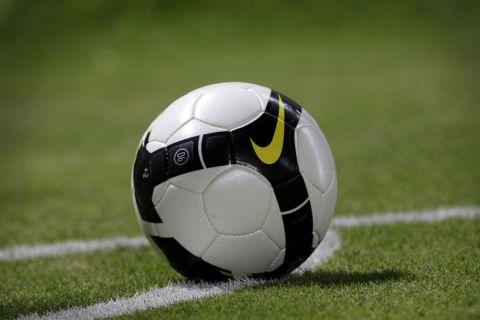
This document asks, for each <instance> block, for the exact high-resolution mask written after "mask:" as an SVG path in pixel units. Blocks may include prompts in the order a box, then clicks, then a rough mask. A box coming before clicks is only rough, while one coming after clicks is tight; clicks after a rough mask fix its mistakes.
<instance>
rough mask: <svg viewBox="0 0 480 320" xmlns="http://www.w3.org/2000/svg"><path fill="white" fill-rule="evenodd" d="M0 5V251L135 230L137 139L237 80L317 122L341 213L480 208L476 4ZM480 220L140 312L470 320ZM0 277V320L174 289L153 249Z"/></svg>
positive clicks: (371, 243) (402, 232)
mask: <svg viewBox="0 0 480 320" xmlns="http://www.w3.org/2000/svg"><path fill="white" fill-rule="evenodd" d="M4 3H6V5H3V6H0V48H1V50H0V136H1V137H2V138H1V139H0V150H1V153H0V247H7V246H11V245H17V244H29V243H37V242H47V243H48V242H53V241H59V240H65V239H72V238H74V239H91V238H105V237H111V236H118V235H138V234H139V233H140V229H139V227H138V225H137V223H136V221H135V216H134V213H133V209H132V204H131V195H130V189H129V183H130V181H129V180H130V176H129V175H130V168H131V164H132V161H133V157H134V153H135V149H136V146H137V143H138V140H139V139H140V136H141V134H142V133H143V131H144V130H145V128H146V127H147V125H148V124H149V122H150V121H151V120H152V119H153V118H154V117H155V116H156V115H157V114H158V113H160V112H161V111H162V110H163V108H164V107H165V106H167V105H168V104H169V103H170V102H171V101H173V100H174V99H175V98H177V97H178V96H180V95H182V94H184V93H186V92H188V91H190V90H192V89H194V88H196V87H199V86H201V85H205V84H208V83H214V82H221V81H232V80H241V81H248V82H254V83H259V84H263V85H266V86H269V87H272V88H275V89H277V90H279V91H281V92H283V93H285V94H287V95H289V96H291V97H292V98H294V99H295V100H297V101H298V102H300V103H301V104H302V105H304V106H305V107H306V108H307V109H308V110H309V111H310V112H311V113H312V114H313V115H314V116H315V118H316V119H317V121H318V122H319V124H320V126H321V127H322V129H323V131H324V132H325V134H326V136H327V138H328V140H329V142H330V144H331V147H332V149H333V152H334V156H335V160H336V164H337V170H338V178H339V198H338V205H337V211H336V214H337V215H345V214H350V215H351V214H358V215H360V214H368V213H372V212H383V211H390V210H416V209H424V208H432V207H438V206H448V205H479V204H480V197H479V190H480V170H478V163H479V162H480V143H479V141H480V107H479V106H480V91H479V90H478V89H480V88H479V85H478V84H479V83H480V72H479V71H480V60H479V59H478V57H480V23H479V22H478V19H477V17H478V15H477V13H478V12H479V10H478V5H477V4H476V3H475V2H468V1H464V2H451V3H450V2H442V3H440V2H439V3H435V4H432V3H433V2H418V3H417V2H412V3H409V2H407V3H404V4H397V5H394V4H383V3H364V2H361V1H358V2H356V1H351V2H347V3H345V4H337V3H335V2H325V3H323V2H322V3H319V4H318V3H315V2H308V1H306V2H303V3H302V4H301V5H298V4H294V3H287V4H283V5H279V4H276V3H273V2H265V3H263V2H258V3H257V2H253V1H252V2H251V3H245V2H242V3H237V4H235V7H230V6H228V5H218V4H214V5H212V3H207V4H203V5H199V4H198V5H193V4H190V5H187V4H183V5H181V6H175V5H174V4H172V3H169V2H165V3H162V4H161V5H155V4H151V3H147V2H145V3H144V5H142V6H132V5H131V4H128V3H123V4H121V5H116V4H115V2H110V1H103V2H99V4H98V6H96V7H93V6H92V5H83V6H82V5H80V4H75V3H74V2H67V3H66V4H64V5H63V6H60V7H57V5H56V4H53V3H45V4H42V5H41V6H40V5H35V3H29V2H16V3H15V4H14V3H13V2H11V3H10V2H8V1H7V2H4ZM209 5H210V7H209ZM5 8H6V9H5ZM247 8H248V9H247ZM244 9H245V11H243V10H244ZM478 225H479V223H478V219H477V220H472V221H471V222H462V221H451V222H444V223H442V224H438V225H425V226H424V225H415V226H413V225H396V226H389V227H375V228H371V229H358V230H348V231H347V230H346V231H342V234H341V235H342V237H343V239H344V240H343V247H342V249H341V250H340V251H339V252H338V253H337V255H336V256H335V257H334V258H333V259H332V260H331V261H330V262H329V263H328V264H326V265H324V266H322V267H321V268H320V269H319V271H318V272H315V273H313V274H311V275H308V276H305V277H303V278H301V279H297V280H293V279H290V280H287V281H286V282H283V283H281V284H276V285H272V286H266V287H261V288H255V289H248V290H242V291H240V292H236V293H234V294H231V295H228V296H222V297H216V298H211V299H208V300H202V301H199V302H189V303H180V304H178V305H174V306H171V307H168V308H166V309H162V310H155V311H151V312H148V313H141V315H142V316H145V317H147V318H148V317H152V318H156V317H158V316H160V315H161V316H162V317H176V316H185V317H197V316H198V315H203V316H205V317H212V318H221V317H222V315H223V316H224V317H225V316H230V315H231V316H236V317H238V318H244V317H259V318H261V317H274V318H278V317H282V316H283V317H304V318H307V317H309V318H311V317H337V316H338V317H345V318H358V317H372V318H385V317H393V318H407V317H427V318H478V317H479V316H480V302H479V299H478V298H477V296H478V295H479V292H480V290H479V287H478V278H479V269H478V266H476V265H475V261H476V259H477V257H478V248H479V244H480V239H479V236H478V234H479V231H480V230H479V228H478ZM0 270H1V272H0V317H1V318H3V317H6V318H11V317H15V316H16V315H19V314H25V313H29V312H34V311H39V312H44V311H47V310H49V309H53V310H59V309H62V308H65V307H68V306H71V305H88V304H91V303H95V302H100V301H104V300H106V299H109V298H113V297H116V296H128V295H131V294H133V293H134V292H136V291H139V290H143V289H146V288H149V287H151V286H153V285H159V286H163V285H165V284H166V283H168V282H169V281H176V280H178V279H181V277H180V276H179V275H178V274H176V273H175V272H174V271H172V269H170V268H169V267H168V265H167V263H166V262H165V261H164V260H162V258H160V257H157V255H156V254H155V253H154V252H153V250H151V249H149V248H144V249H141V250H138V251H135V250H126V249H123V250H116V251H113V252H109V253H102V254H95V255H75V256H65V257H61V258H48V259H47V258H44V259H37V260H32V261H22V262H0ZM299 301H301V302H302V304H299ZM136 316H138V315H135V317H136ZM132 317H133V316H132Z"/></svg>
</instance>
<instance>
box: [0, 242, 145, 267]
mask: <svg viewBox="0 0 480 320" xmlns="http://www.w3.org/2000/svg"><path fill="white" fill-rule="evenodd" d="M147 244H148V241H147V239H146V238H145V237H144V236H139V237H118V238H112V239H96V240H69V241H64V242H55V243H52V244H35V245H21V246H16V247H11V248H7V249H3V250H0V261H11V260H23V259H34V258H39V257H50V256H60V255H65V254H71V253H91V252H95V251H100V250H113V249H116V248H122V247H124V248H138V247H143V246H146V245H147Z"/></svg>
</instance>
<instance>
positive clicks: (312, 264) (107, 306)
mask: <svg viewBox="0 0 480 320" xmlns="http://www.w3.org/2000/svg"><path fill="white" fill-rule="evenodd" d="M340 246H341V239H340V237H339V236H338V234H337V233H336V232H335V231H333V230H329V231H328V232H327V234H326V235H325V238H324V239H323V241H322V242H321V243H320V245H319V246H318V247H317V249H315V251H314V252H313V254H312V255H311V256H310V258H308V259H307V261H305V262H304V263H303V264H302V265H301V266H300V267H299V268H297V269H296V270H295V271H294V274H296V275H302V274H303V273H304V272H306V271H313V270H314V269H315V268H316V267H317V266H318V265H320V264H321V263H324V262H326V261H327V260H328V259H329V258H330V257H331V256H333V254H334V253H335V251H337V250H338V249H339V248H340ZM267 282H268V281H264V280H255V279H244V280H243V279H242V280H232V281H229V282H223V283H213V284H208V283H193V282H189V281H186V282H181V283H178V284H170V285H168V286H166V287H164V288H158V287H154V288H152V289H150V290H148V291H146V292H142V293H137V294H135V295H134V296H133V297H129V298H120V299H116V300H110V301H107V302H101V303H97V304H94V305H91V306H87V307H72V308H69V309H64V310H61V311H58V312H50V313H47V314H45V315H38V314H37V313H33V314H30V315H26V316H21V317H20V318H19V319H23V320H27V319H28V320H34V319H35V320H39V319H43V320H47V319H48V320H57V319H58V320H60V319H101V318H108V317H115V316H121V315H126V314H131V313H134V312H138V311H145V310H151V309H158V308H161V307H165V306H168V305H171V304H174V303H177V302H181V301H189V300H198V299H202V298H208V297H212V296H217V295H221V294H227V293H231V292H233V291H234V290H238V289H242V288H246V287H252V286H257V285H260V284H262V283H267Z"/></svg>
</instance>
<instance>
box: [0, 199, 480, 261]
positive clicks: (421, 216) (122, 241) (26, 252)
mask: <svg viewBox="0 0 480 320" xmlns="http://www.w3.org/2000/svg"><path fill="white" fill-rule="evenodd" d="M477 216H480V207H461V206H457V207H449V208H437V209H433V210H425V211H413V212H397V213H394V212H389V213H383V214H373V215H366V216H345V217H337V218H334V219H333V221H332V226H333V227H337V228H352V227H360V226H369V225H375V224H392V223H397V222H403V223H413V222H435V221H442V220H445V219H452V218H473V217H477ZM147 244H148V242H147V240H146V239H145V238H144V237H143V236H138V237H117V238H111V239H93V240H70V241H63V242H55V243H51V244H35V245H20V246H14V247H10V248H5V249H2V250H0V261H15V260H23V259H34V258H39V257H48V256H59V255H66V254H73V253H91V252H95V251H101V250H113V249H116V248H138V247H142V246H145V245H147Z"/></svg>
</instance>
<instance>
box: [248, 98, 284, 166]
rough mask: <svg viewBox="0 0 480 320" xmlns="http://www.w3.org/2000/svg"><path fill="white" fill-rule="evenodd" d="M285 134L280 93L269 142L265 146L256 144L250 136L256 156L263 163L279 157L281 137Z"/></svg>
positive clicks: (281, 143) (274, 160)
mask: <svg viewBox="0 0 480 320" xmlns="http://www.w3.org/2000/svg"><path fill="white" fill-rule="evenodd" d="M284 136H285V107H284V106H283V101H282V98H281V97H280V95H278V118H277V124H276V126H275V132H274V133H273V138H272V141H271V142H270V144H268V145H267V146H265V147H260V146H259V145H257V144H256V143H255V142H254V141H253V140H252V138H250V142H251V143H252V146H253V150H254V151H255V153H256V154H257V157H258V158H259V159H260V160H261V161H262V162H263V163H265V164H273V163H275V162H277V160H278V159H279V158H280V154H281V153H282V149H283V137H284Z"/></svg>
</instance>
